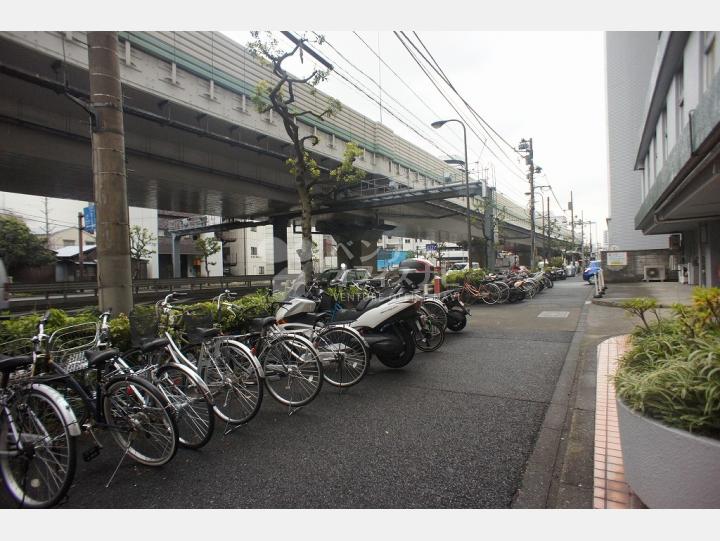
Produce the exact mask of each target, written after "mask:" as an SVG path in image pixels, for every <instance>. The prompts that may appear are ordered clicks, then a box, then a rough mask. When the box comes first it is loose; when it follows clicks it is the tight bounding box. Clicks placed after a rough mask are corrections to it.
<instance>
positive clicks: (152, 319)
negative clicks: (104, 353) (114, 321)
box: [128, 306, 160, 348]
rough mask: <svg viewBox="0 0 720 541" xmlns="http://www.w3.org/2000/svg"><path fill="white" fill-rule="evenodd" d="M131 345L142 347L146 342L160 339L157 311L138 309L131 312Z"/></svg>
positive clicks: (148, 308) (146, 308)
mask: <svg viewBox="0 0 720 541" xmlns="http://www.w3.org/2000/svg"><path fill="white" fill-rule="evenodd" d="M128 319H129V320H130V345H131V346H132V347H135V348H137V347H140V344H142V343H143V342H145V341H146V340H154V339H155V338H157V337H158V334H159V330H160V321H159V319H158V316H157V314H156V313H155V310H154V309H153V308H150V307H147V306H145V307H138V308H133V309H132V310H130V314H129V316H128Z"/></svg>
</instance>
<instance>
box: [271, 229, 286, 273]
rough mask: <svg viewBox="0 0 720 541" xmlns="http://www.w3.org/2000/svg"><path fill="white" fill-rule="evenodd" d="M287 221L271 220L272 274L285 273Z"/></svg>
mask: <svg viewBox="0 0 720 541" xmlns="http://www.w3.org/2000/svg"><path fill="white" fill-rule="evenodd" d="M287 228H288V221H287V220H286V219H276V220H273V224H272V234H273V274H274V275H275V276H277V275H278V274H287V271H288V244H287V240H288V239H287Z"/></svg>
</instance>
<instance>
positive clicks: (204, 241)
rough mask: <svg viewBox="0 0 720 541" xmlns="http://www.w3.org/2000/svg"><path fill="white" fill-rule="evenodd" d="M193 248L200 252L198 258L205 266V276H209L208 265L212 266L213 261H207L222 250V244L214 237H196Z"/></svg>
mask: <svg viewBox="0 0 720 541" xmlns="http://www.w3.org/2000/svg"><path fill="white" fill-rule="evenodd" d="M195 248H196V249H197V251H198V252H200V258H201V259H202V260H203V263H204V264H205V276H210V265H214V264H215V261H209V258H210V257H212V256H214V255H215V254H216V253H218V252H219V251H220V250H221V249H222V244H220V241H219V240H217V239H216V238H215V237H198V238H197V240H196V241H195Z"/></svg>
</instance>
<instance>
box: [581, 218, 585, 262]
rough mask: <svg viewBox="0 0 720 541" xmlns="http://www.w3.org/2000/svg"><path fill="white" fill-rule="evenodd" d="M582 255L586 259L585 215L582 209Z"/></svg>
mask: <svg viewBox="0 0 720 541" xmlns="http://www.w3.org/2000/svg"><path fill="white" fill-rule="evenodd" d="M580 257H582V258H583V259H585V215H584V214H583V211H582V210H581V211H580Z"/></svg>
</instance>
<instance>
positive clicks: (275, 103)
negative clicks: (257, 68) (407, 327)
mask: <svg viewBox="0 0 720 541" xmlns="http://www.w3.org/2000/svg"><path fill="white" fill-rule="evenodd" d="M251 35H252V38H253V40H252V41H251V42H250V43H248V48H249V50H250V52H251V54H253V55H254V56H256V57H258V58H259V59H260V61H261V62H262V63H263V64H265V65H269V67H270V68H271V69H272V72H273V75H275V77H276V81H274V82H269V81H265V80H262V81H260V82H259V83H258V84H257V86H256V88H255V95H254V96H253V103H254V104H255V107H256V109H257V111H258V112H260V113H267V112H269V111H273V112H274V113H276V114H277V115H278V116H279V117H280V119H281V121H282V123H283V127H284V128H285V132H286V133H287V135H288V137H289V138H290V146H291V148H292V155H291V157H290V158H288V159H287V161H286V164H287V166H288V169H289V171H290V174H291V175H292V176H293V178H294V180H295V188H296V190H297V193H298V199H299V202H300V211H301V218H300V224H301V232H302V243H301V248H300V250H299V251H298V254H299V255H300V264H301V267H302V270H303V274H304V275H305V280H306V282H310V280H312V274H313V261H312V212H313V196H314V195H315V194H314V188H315V187H316V185H318V184H319V183H321V171H320V167H319V166H318V164H317V162H316V161H315V159H314V158H313V157H312V156H310V153H309V152H308V151H307V150H306V148H305V144H306V142H310V144H311V145H313V146H314V145H317V144H318V142H319V140H318V138H317V136H316V135H314V134H310V135H301V130H300V126H299V124H298V119H300V118H314V119H315V120H316V121H321V122H322V121H324V120H326V119H327V118H329V117H332V116H333V115H335V114H336V113H337V112H338V111H340V110H341V108H342V105H341V104H340V102H339V101H338V100H336V99H333V98H328V99H327V100H326V103H325V104H324V108H322V109H321V110H318V111H312V110H303V109H300V108H298V107H297V106H296V103H295V91H296V87H297V86H298V85H299V86H300V87H302V86H305V85H307V86H310V87H311V90H310V93H311V94H312V95H316V91H315V87H316V86H317V85H318V84H319V83H321V82H322V81H324V80H325V79H327V75H328V72H327V71H323V70H318V69H315V70H313V71H312V73H311V74H310V75H308V76H307V77H305V78H297V77H293V76H292V75H290V74H289V73H288V72H287V71H286V70H285V68H284V67H283V63H284V62H285V61H286V60H287V59H288V58H291V57H294V56H295V55H296V54H299V56H300V61H301V62H302V61H303V48H302V47H303V45H305V44H306V43H317V44H322V43H323V42H324V38H323V37H322V36H318V37H317V38H316V39H309V38H307V37H305V36H302V37H300V39H299V40H298V43H297V44H295V45H294V47H293V48H292V49H290V50H288V51H285V50H283V49H282V48H281V47H280V46H279V44H278V41H277V39H275V38H274V37H273V35H272V33H271V32H266V33H264V34H263V35H261V34H260V32H251ZM360 155H362V150H361V149H360V148H359V147H357V145H355V144H353V143H350V142H349V143H348V144H347V146H346V148H345V152H344V155H343V161H342V163H341V164H340V166H338V167H337V168H336V169H335V170H334V171H331V172H330V175H329V177H330V178H329V179H328V182H327V183H328V184H331V185H332V186H331V189H330V192H333V191H335V190H336V189H337V187H338V185H340V184H346V183H352V182H355V181H358V180H360V179H362V177H363V176H364V172H362V171H360V170H358V169H356V168H355V167H354V165H353V164H354V162H355V159H356V158H358V157H359V156H360Z"/></svg>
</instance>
